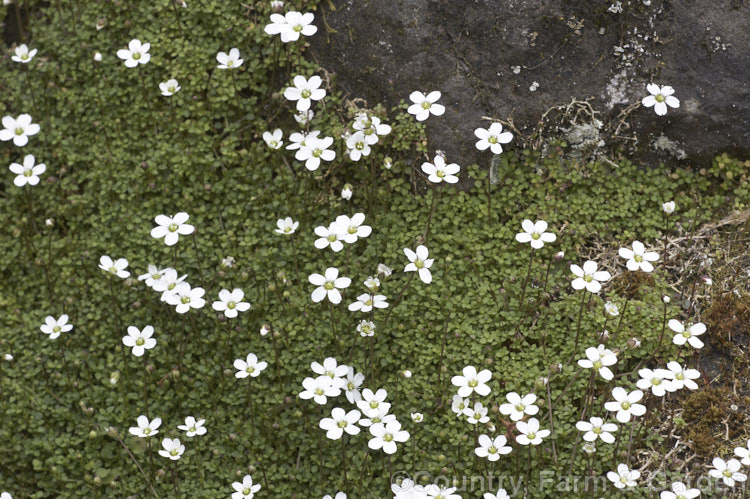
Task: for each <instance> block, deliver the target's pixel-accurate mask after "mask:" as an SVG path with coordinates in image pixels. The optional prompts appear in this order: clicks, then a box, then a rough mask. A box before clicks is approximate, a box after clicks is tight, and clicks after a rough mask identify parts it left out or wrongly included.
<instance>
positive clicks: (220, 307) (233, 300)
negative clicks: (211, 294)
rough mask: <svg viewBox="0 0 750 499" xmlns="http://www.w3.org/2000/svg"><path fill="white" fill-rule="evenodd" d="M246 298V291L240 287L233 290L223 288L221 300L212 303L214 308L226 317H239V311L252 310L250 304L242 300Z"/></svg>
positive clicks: (220, 294)
mask: <svg viewBox="0 0 750 499" xmlns="http://www.w3.org/2000/svg"><path fill="white" fill-rule="evenodd" d="M244 298H245V292H244V291H242V290H241V289H240V288H234V289H233V290H232V291H229V290H228V289H222V290H221V291H219V301H215V302H213V303H212V304H211V307H213V309H214V310H216V311H217V312H221V313H223V314H224V316H225V317H229V318H234V317H237V314H238V312H246V311H248V310H250V304H249V303H248V302H246V301H242V300H243V299H244Z"/></svg>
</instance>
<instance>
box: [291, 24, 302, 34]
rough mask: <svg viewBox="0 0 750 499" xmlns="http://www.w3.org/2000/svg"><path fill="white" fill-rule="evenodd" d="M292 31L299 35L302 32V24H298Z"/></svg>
mask: <svg viewBox="0 0 750 499" xmlns="http://www.w3.org/2000/svg"><path fill="white" fill-rule="evenodd" d="M292 29H293V30H294V31H296V32H297V33H299V32H300V31H302V25H301V24H297V25H296V26H294V27H293V28H292Z"/></svg>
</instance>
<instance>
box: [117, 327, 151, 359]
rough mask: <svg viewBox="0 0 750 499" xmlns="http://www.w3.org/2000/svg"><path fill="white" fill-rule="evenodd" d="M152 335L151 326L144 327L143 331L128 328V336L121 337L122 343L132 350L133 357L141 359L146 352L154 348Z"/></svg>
mask: <svg viewBox="0 0 750 499" xmlns="http://www.w3.org/2000/svg"><path fill="white" fill-rule="evenodd" d="M153 334H154V327H153V326H146V327H144V328H143V331H140V330H139V329H138V328H137V327H135V326H128V334H127V336H123V338H122V343H123V344H124V345H125V346H126V347H130V348H132V349H133V355H135V356H136V357H141V356H143V354H144V352H145V351H146V350H151V349H152V348H154V347H155V346H156V340H155V339H154V338H152V337H151V336H153Z"/></svg>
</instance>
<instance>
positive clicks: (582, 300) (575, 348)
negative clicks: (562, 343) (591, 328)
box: [566, 293, 586, 365]
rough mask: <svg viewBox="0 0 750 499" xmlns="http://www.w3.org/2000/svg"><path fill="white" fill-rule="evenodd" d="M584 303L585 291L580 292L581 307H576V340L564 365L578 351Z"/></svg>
mask: <svg viewBox="0 0 750 499" xmlns="http://www.w3.org/2000/svg"><path fill="white" fill-rule="evenodd" d="M585 303H586V293H581V307H580V308H579V309H578V325H577V326H576V342H575V345H574V346H573V354H572V355H571V356H570V358H569V359H568V362H567V363H566V365H568V364H570V362H571V361H572V360H573V359H574V358H575V356H576V352H577V351H578V340H579V339H580V337H581V318H582V317H583V306H584V304H585Z"/></svg>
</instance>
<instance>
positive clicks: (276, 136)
mask: <svg viewBox="0 0 750 499" xmlns="http://www.w3.org/2000/svg"><path fill="white" fill-rule="evenodd" d="M283 137H284V132H282V131H281V128H277V129H276V130H274V131H273V133H271V132H263V140H264V141H265V142H266V145H267V146H268V147H270V148H271V149H281V146H282V145H284V141H283V140H282V139H283Z"/></svg>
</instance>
